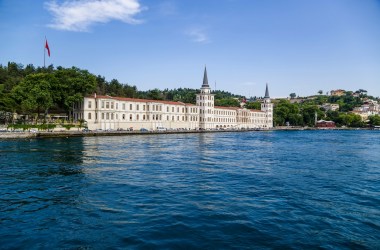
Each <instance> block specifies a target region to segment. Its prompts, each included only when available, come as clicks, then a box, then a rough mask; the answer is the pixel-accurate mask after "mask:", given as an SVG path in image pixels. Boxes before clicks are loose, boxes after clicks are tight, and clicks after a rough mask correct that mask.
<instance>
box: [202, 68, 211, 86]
mask: <svg viewBox="0 0 380 250" xmlns="http://www.w3.org/2000/svg"><path fill="white" fill-rule="evenodd" d="M204 87H206V88H209V87H210V86H209V85H208V79H207V69H206V66H205V73H204V75H203V84H202V88H204Z"/></svg>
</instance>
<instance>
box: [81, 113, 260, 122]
mask: <svg viewBox="0 0 380 250" xmlns="http://www.w3.org/2000/svg"><path fill="white" fill-rule="evenodd" d="M133 117H134V115H133V114H129V117H127V115H126V114H122V117H121V119H122V120H126V119H128V118H129V121H133ZM74 118H75V119H81V118H82V114H81V113H78V114H75V117H74ZM87 118H88V120H91V119H92V113H88V115H87ZM114 118H116V120H118V119H119V116H118V114H114V113H101V119H102V120H114ZM135 118H136V121H139V120H140V118H141V120H142V121H146V120H149V115H141V116H140V115H139V114H137V115H135ZM151 118H152V120H153V121H154V120H157V121H162V115H152V116H151ZM95 119H98V117H97V113H95ZM170 120H171V121H175V120H177V121H188V117H186V116H174V115H173V116H169V115H167V116H166V121H170ZM189 121H198V117H196V116H190V117H189ZM200 121H203V122H205V121H209V122H211V121H214V122H229V123H234V122H236V120H235V119H233V118H211V117H207V118H200ZM237 121H238V122H245V123H247V122H254V123H266V122H267V121H264V120H256V119H254V120H252V119H248V118H237Z"/></svg>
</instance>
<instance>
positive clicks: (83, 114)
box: [73, 68, 273, 130]
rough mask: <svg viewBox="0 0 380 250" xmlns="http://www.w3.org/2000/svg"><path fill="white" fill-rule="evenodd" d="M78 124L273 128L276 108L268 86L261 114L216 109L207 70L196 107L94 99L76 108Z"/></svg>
mask: <svg viewBox="0 0 380 250" xmlns="http://www.w3.org/2000/svg"><path fill="white" fill-rule="evenodd" d="M73 116H74V120H79V119H84V120H85V121H86V122H87V126H88V128H89V129H91V130H96V129H103V130H105V129H114V130H116V129H124V130H126V129H130V128H133V129H134V130H139V129H141V128H146V129H148V130H156V129H157V128H158V127H159V128H162V127H163V128H166V129H202V130H203V129H204V130H208V129H234V128H236V129H240V128H262V129H267V128H272V127H273V104H272V103H271V100H270V97H269V91H268V85H267V86H266V90H265V96H264V100H263V103H262V104H261V110H249V109H245V108H238V107H215V106H214V95H213V94H211V88H210V86H209V84H208V79H207V70H206V68H205V71H204V77H203V84H202V86H201V89H200V93H199V94H197V96H196V105H194V104H190V103H182V102H172V101H160V100H145V99H135V98H125V97H112V96H99V95H96V94H94V95H92V96H88V97H85V98H84V100H83V102H80V103H77V104H76V105H75V106H74V112H73Z"/></svg>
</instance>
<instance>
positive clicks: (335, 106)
mask: <svg viewBox="0 0 380 250" xmlns="http://www.w3.org/2000/svg"><path fill="white" fill-rule="evenodd" d="M322 108H324V109H325V110H326V111H329V110H331V111H336V110H339V104H336V103H324V104H323V105H322Z"/></svg>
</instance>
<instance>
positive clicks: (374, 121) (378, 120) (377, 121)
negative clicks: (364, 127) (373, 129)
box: [368, 115, 380, 126]
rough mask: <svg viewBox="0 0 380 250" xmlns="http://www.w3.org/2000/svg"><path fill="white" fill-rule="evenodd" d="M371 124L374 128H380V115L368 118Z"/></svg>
mask: <svg viewBox="0 0 380 250" xmlns="http://www.w3.org/2000/svg"><path fill="white" fill-rule="evenodd" d="M368 119H369V124H370V125H372V126H380V116H379V115H371V116H370V117H368Z"/></svg>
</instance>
